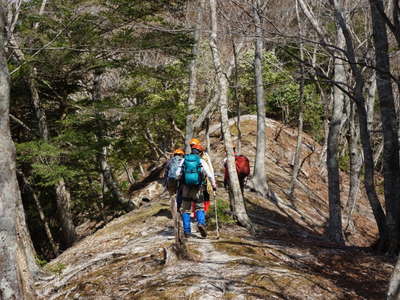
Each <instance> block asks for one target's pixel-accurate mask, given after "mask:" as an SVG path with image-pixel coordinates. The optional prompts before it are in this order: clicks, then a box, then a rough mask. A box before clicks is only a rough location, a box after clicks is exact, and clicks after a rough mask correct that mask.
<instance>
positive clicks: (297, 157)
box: [289, 1, 304, 198]
mask: <svg viewBox="0 0 400 300" xmlns="http://www.w3.org/2000/svg"><path fill="white" fill-rule="evenodd" d="M296 17H297V23H298V26H299V37H300V42H299V47H300V59H301V61H304V45H303V42H302V40H301V37H302V36H303V28H302V24H301V19H300V15H299V9H298V1H296ZM299 97H300V99H299V123H298V128H297V142H296V152H295V155H294V160H293V173H292V179H291V182H290V188H289V195H290V197H291V198H293V193H294V189H295V186H296V181H297V176H298V174H299V171H300V156H301V144H302V134H303V102H304V66H303V65H300V85H299Z"/></svg>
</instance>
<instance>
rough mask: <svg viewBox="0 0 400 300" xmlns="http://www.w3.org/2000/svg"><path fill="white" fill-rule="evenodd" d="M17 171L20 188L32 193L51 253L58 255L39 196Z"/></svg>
mask: <svg viewBox="0 0 400 300" xmlns="http://www.w3.org/2000/svg"><path fill="white" fill-rule="evenodd" d="M17 173H18V176H19V177H20V178H21V181H22V184H23V187H22V190H25V189H27V190H28V192H29V193H31V194H32V198H33V201H34V202H35V205H36V208H37V210H38V213H39V217H40V220H41V221H42V223H43V227H44V230H45V232H46V235H47V239H48V240H49V243H50V246H51V249H52V251H53V255H54V256H57V255H58V246H57V244H56V242H55V241H54V238H53V234H52V233H51V230H50V225H49V222H48V221H47V218H46V216H45V214H44V211H43V208H42V205H41V204H40V200H39V197H38V195H37V194H36V192H35V190H34V189H33V187H32V186H31V184H30V183H29V181H28V179H27V178H26V177H25V175H24V174H23V173H22V172H19V171H17Z"/></svg>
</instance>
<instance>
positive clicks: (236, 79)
mask: <svg viewBox="0 0 400 300" xmlns="http://www.w3.org/2000/svg"><path fill="white" fill-rule="evenodd" d="M232 48H233V60H234V62H235V80H234V88H233V94H234V98H235V100H236V115H237V117H236V118H237V121H236V128H237V131H238V133H237V140H236V151H237V153H240V152H241V150H242V149H241V147H242V143H241V141H242V130H241V129H240V114H241V111H240V99H239V95H238V88H239V87H238V84H239V79H238V60H237V58H238V53H237V49H236V44H235V41H234V40H232Z"/></svg>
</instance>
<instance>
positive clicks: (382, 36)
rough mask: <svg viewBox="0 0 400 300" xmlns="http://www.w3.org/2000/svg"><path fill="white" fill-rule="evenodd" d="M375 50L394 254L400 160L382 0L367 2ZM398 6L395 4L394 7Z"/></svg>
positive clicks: (399, 204)
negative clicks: (369, 9)
mask: <svg viewBox="0 0 400 300" xmlns="http://www.w3.org/2000/svg"><path fill="white" fill-rule="evenodd" d="M369 3H370V8H371V19H372V31H373V41H374V47H375V65H376V83H377V84H376V85H377V90H378V98H379V107H380V113H381V122H382V130H383V140H384V143H383V176H384V190H385V191H384V193H385V204H386V218H387V226H388V229H389V249H388V251H389V253H392V254H394V253H397V252H398V250H399V240H400V231H399V230H400V229H399V226H400V198H399V195H400V161H399V139H398V131H397V126H398V124H397V119H396V108H395V103H394V95H393V89H392V79H391V74H390V60H389V40H388V36H387V32H386V24H385V20H384V16H383V14H382V13H381V12H383V11H384V5H383V1H382V0H370V1H369ZM397 5H398V4H397Z"/></svg>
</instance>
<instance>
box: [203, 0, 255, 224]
mask: <svg viewBox="0 0 400 300" xmlns="http://www.w3.org/2000/svg"><path fill="white" fill-rule="evenodd" d="M216 6H217V5H216V0H210V15H211V34H210V42H209V44H210V48H211V52H212V57H213V62H214V68H215V73H216V76H217V80H218V87H219V91H220V98H219V107H220V113H221V123H222V132H223V136H224V144H225V149H226V152H227V165H228V171H229V179H230V189H231V191H232V198H233V199H232V204H233V213H234V215H235V218H236V219H237V221H238V223H239V224H241V225H242V226H244V227H246V228H247V229H248V230H253V226H252V223H251V221H250V219H249V217H248V215H247V212H246V207H245V205H244V200H243V195H242V193H241V190H240V185H239V179H238V175H237V172H236V165H235V158H234V153H233V147H232V138H231V133H230V131H229V119H228V80H227V77H226V76H225V74H224V73H223V72H222V65H221V58H220V52H219V49H218V47H217V31H218V23H217V7H216Z"/></svg>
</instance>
